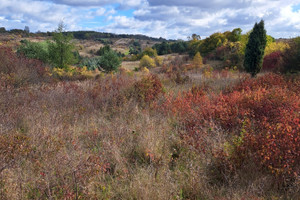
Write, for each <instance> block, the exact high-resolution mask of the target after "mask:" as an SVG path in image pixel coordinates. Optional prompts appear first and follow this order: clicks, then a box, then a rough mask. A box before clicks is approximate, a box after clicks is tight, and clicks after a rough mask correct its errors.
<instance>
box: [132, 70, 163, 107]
mask: <svg viewBox="0 0 300 200" xmlns="http://www.w3.org/2000/svg"><path fill="white" fill-rule="evenodd" d="M134 93H135V95H136V96H137V98H138V100H139V101H141V102H145V103H151V102H152V101H154V100H155V99H156V98H157V97H158V96H159V95H160V94H162V93H163V86H162V83H161V81H160V80H159V78H158V77H157V76H156V75H153V74H150V75H148V76H145V77H143V78H142V79H141V80H140V81H137V82H136V83H135V84H134Z"/></svg>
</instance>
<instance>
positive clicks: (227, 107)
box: [162, 74, 300, 178]
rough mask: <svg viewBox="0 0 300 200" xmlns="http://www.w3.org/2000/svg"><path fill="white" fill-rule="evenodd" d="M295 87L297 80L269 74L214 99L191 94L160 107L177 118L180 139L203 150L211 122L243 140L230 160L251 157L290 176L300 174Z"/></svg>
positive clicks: (299, 99)
mask: <svg viewBox="0 0 300 200" xmlns="http://www.w3.org/2000/svg"><path fill="white" fill-rule="evenodd" d="M293 86H295V87H297V88H299V80H297V79H292V80H286V79H285V78H283V77H282V76H280V75H274V74H268V75H266V76H263V77H260V78H257V79H246V80H245V81H244V82H242V83H240V84H239V85H237V86H236V87H234V89H233V91H231V92H227V93H224V94H222V93H221V94H219V95H215V96H208V95H203V93H201V92H199V93H197V92H195V91H193V90H192V91H191V92H186V93H182V94H179V95H178V96H177V97H173V96H172V95H170V96H166V99H165V102H164V104H163V105H162V108H163V109H164V111H166V112H167V113H168V114H170V115H171V116H173V117H175V118H176V119H177V120H178V122H179V124H180V127H181V130H182V131H181V136H182V139H183V140H184V141H186V142H187V143H189V144H190V145H192V146H194V147H195V148H197V149H199V150H200V151H203V152H205V150H206V149H207V144H206V143H205V138H207V137H209V133H210V132H209V130H210V129H211V128H213V127H211V124H212V122H213V124H215V125H217V126H219V127H221V128H222V129H223V130H224V131H225V133H229V135H231V136H232V137H240V138H241V140H242V142H241V143H240V144H238V145H236V146H234V151H233V152H232V154H231V155H226V156H227V157H226V156H225V157H226V159H228V160H230V162H232V163H233V164H235V165H239V164H240V163H241V162H242V161H243V160H246V159H248V160H249V159H252V158H254V159H255V161H256V162H257V165H258V166H260V168H261V169H269V170H270V172H272V173H276V174H277V175H285V176H286V177H289V178H291V177H295V176H297V175H299V173H300V167H299V166H300V142H299V140H300V124H299V115H300V96H299V92H297V90H294V89H291V88H292V87H293ZM298 91H299V90H298ZM241 133H242V135H241Z"/></svg>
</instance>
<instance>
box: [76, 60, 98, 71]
mask: <svg viewBox="0 0 300 200" xmlns="http://www.w3.org/2000/svg"><path fill="white" fill-rule="evenodd" d="M100 58H101V57H94V58H85V59H83V60H82V61H81V63H80V65H79V66H80V67H84V66H86V67H87V69H88V70H95V69H97V68H98V67H100Z"/></svg>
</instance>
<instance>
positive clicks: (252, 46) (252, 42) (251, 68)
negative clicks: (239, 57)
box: [244, 20, 267, 77]
mask: <svg viewBox="0 0 300 200" xmlns="http://www.w3.org/2000/svg"><path fill="white" fill-rule="evenodd" d="M264 26H265V25H264V21H263V20H261V21H260V22H259V23H258V24H257V23H255V25H254V27H253V31H252V32H251V33H250V35H249V41H248V43H247V45H246V50H245V60H244V67H245V70H246V71H247V72H248V73H250V74H251V76H252V77H254V76H256V74H257V73H259V72H260V70H261V67H262V61H263V57H264V51H265V47H266V44H267V34H266V30H265V27H264Z"/></svg>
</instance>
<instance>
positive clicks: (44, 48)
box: [17, 40, 49, 63]
mask: <svg viewBox="0 0 300 200" xmlns="http://www.w3.org/2000/svg"><path fill="white" fill-rule="evenodd" d="M17 52H18V53H19V54H23V55H24V56H26V57H27V58H34V59H38V60H41V61H43V62H45V63H47V62H48V61H49V53H48V44H47V43H41V42H39V43H38V42H30V41H28V40H22V41H21V46H19V48H18V50H17Z"/></svg>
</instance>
